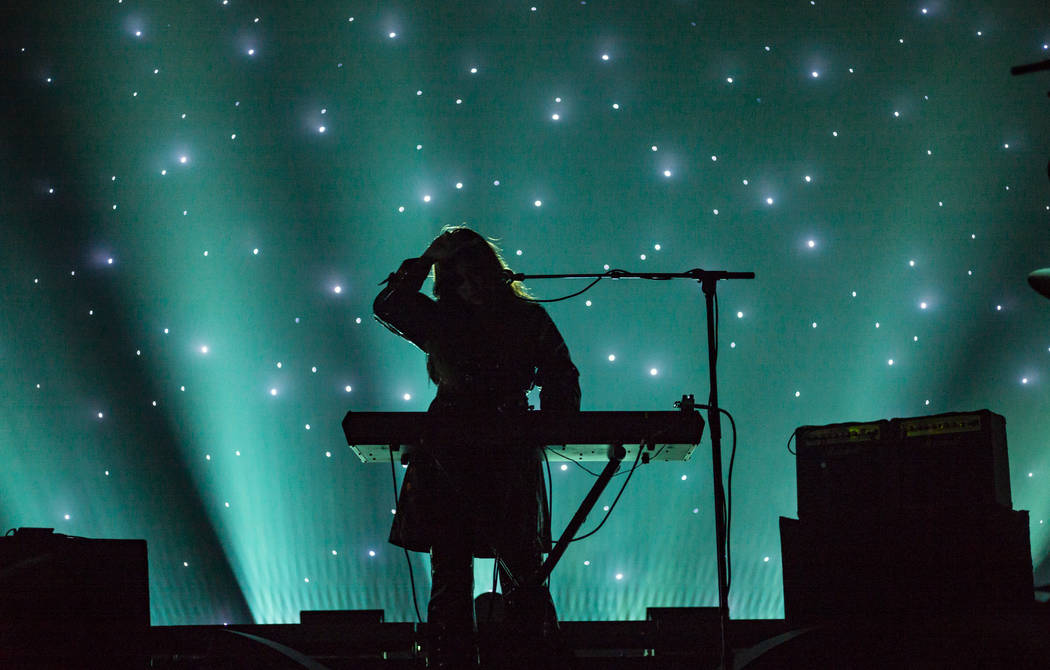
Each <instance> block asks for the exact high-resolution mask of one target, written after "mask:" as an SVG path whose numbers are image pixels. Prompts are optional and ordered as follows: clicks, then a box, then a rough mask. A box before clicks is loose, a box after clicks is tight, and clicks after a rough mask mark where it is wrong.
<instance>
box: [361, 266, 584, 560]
mask: <svg viewBox="0 0 1050 670" xmlns="http://www.w3.org/2000/svg"><path fill="white" fill-rule="evenodd" d="M429 271H430V265H429V263H427V262H426V261H423V260H422V259H417V258H412V259H408V260H406V261H404V262H403V263H402V264H401V268H400V269H399V270H398V271H397V272H396V273H394V274H392V275H390V278H389V279H388V283H387V286H386V287H385V288H384V289H383V291H382V292H381V293H380V294H379V295H378V296H377V297H376V300H375V304H374V305H373V310H374V312H375V315H376V318H377V319H379V321H380V322H382V323H383V324H384V325H386V326H387V327H388V328H390V330H392V331H393V332H395V333H397V334H398V335H400V336H401V337H404V338H405V339H407V340H409V341H410V342H412V343H413V344H415V345H416V346H417V347H419V348H420V349H421V350H423V351H424V352H426V354H427V357H428V370H429V371H430V372H431V376H432V378H436V381H437V386H438V388H437V395H436V397H435V398H434V400H433V402H432V403H431V404H430V408H429V410H428V413H429V414H430V417H431V419H437V420H439V421H441V422H444V423H445V425H454V426H461V428H462V429H461V430H459V429H458V428H457V431H456V433H457V434H459V435H461V436H462V438H461V439H455V440H447V439H445V440H441V441H440V443H439V444H435V443H429V444H424V445H422V447H423V449H420V450H417V451H416V455H415V456H414V458H413V460H412V462H411V463H410V464H409V466H408V470H407V472H406V473H405V479H404V483H403V484H402V487H401V493H400V495H399V496H398V503H397V510H396V513H395V516H394V523H393V527H392V528H391V531H390V542H392V543H393V544H395V545H398V546H401V547H405V548H406V549H411V550H413V551H430V549H431V547H432V545H433V540H434V538H435V537H436V536H439V535H440V534H441V533H443V532H447V529H448V528H449V527H450V524H452V525H455V526H456V527H458V528H462V525H463V524H469V527H470V529H471V531H472V533H471V535H472V538H473V552H474V555H475V556H479V557H491V556H492V555H493V553H494V550H501V549H500V548H501V547H507V546H516V547H521V546H522V543H523V542H530V543H531V542H537V543H538V545H539V548H540V551H543V552H547V551H549V550H550V544H551V535H550V518H549V510H548V505H547V493H546V487H545V485H544V481H543V470H542V462H543V454H542V450H541V449H539V448H537V447H536V446H535V445H525V444H517V443H515V440H514V439H513V436H508V439H506V440H502V441H500V443H498V444H497V443H491V442H489V443H479V442H478V440H477V439H472V437H471V431H470V424H471V423H472V422H473V421H478V420H486V418H487V417H489V418H496V417H498V416H499V415H501V414H504V415H512V414H514V413H516V412H525V411H528V406H527V404H528V401H527V398H526V395H525V394H526V393H527V392H528V391H529V390H530V389H531V388H533V386H539V387H540V408H541V409H548V410H549V409H556V410H573V411H575V410H579V408H580V385H579V372H578V371H577V369H576V366H575V365H573V363H572V360H571V359H570V357H569V351H568V348H567V347H566V346H565V341H564V340H563V339H562V336H561V333H559V332H558V329H557V327H555V325H554V322H553V321H551V318H550V316H549V315H548V314H547V311H546V310H545V309H543V308H542V307H541V306H539V305H538V304H536V303H530V302H527V301H523V300H517V299H514V298H510V299H508V300H506V301H501V304H496V305H492V304H486V305H483V306H480V307H475V306H471V305H468V304H465V303H463V302H461V301H458V300H440V301H438V300H433V299H431V298H429V297H427V296H426V295H424V294H423V293H421V292H420V287H421V286H422V285H423V281H424V280H425V279H426V277H427V274H428V273H429Z"/></svg>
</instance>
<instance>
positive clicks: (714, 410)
mask: <svg viewBox="0 0 1050 670" xmlns="http://www.w3.org/2000/svg"><path fill="white" fill-rule="evenodd" d="M605 277H608V278H611V279H655V280H669V279H692V280H695V281H696V282H698V283H699V284H700V288H701V290H702V291H703V294H704V302H705V304H706V308H707V366H708V372H709V376H710V383H711V398H710V400H709V402H708V409H707V423H708V425H709V426H710V427H711V462H712V476H713V478H714V495H715V543H716V551H717V558H718V619H719V623H720V632H721V663H720V666H719V667H720V668H721V669H722V670H729V668H731V667H732V665H733V659H732V653H733V650H732V648H731V647H730V645H729V636H728V630H729V561H728V554H727V543H728V529H727V527H726V496H725V486H724V484H723V482H722V422H721V417H720V416H719V410H718V375H717V373H716V371H715V368H716V363H717V361H718V337H717V335H718V334H717V333H716V332H715V288H716V286H717V284H718V282H719V281H720V280H723V279H754V278H755V273H754V272H726V271H724V270H715V271H709V270H700V269H693V270H689V271H688V272H626V271H624V270H609V271H608V272H604V273H601V274H557V275H527V274H517V273H508V274H507V279H508V280H509V281H522V280H524V279H601V278H605Z"/></svg>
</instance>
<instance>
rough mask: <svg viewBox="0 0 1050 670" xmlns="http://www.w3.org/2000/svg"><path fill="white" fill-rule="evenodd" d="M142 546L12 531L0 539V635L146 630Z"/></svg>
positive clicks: (140, 543)
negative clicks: (2, 632) (64, 631)
mask: <svg viewBox="0 0 1050 670" xmlns="http://www.w3.org/2000/svg"><path fill="white" fill-rule="evenodd" d="M149 624H150V619H149V579H148V567H147V561H146V541H145V540H96V539H88V538H83V537H71V536H67V535H58V534H54V533H53V532H52V529H50V528H19V529H18V530H17V531H16V532H15V533H14V534H13V535H8V536H5V537H0V631H4V632H7V633H9V634H13V633H17V632H32V631H44V630H100V629H111V630H122V631H129V632H132V633H134V632H139V631H145V630H146V629H148V628H149Z"/></svg>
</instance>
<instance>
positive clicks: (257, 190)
mask: <svg viewBox="0 0 1050 670" xmlns="http://www.w3.org/2000/svg"><path fill="white" fill-rule="evenodd" d="M531 2H536V0H531ZM531 2H530V1H528V0H527V1H525V2H510V1H503V0H498V1H492V2H477V3H455V2H408V1H403V2H381V3H379V2H369V1H368V0H362V1H357V0H350V1H344V2H311V3H286V2H264V1H255V0H197V1H194V2H145V1H126V2H121V1H118V0H109V1H108V2H90V3H85V2H67V3H39V2H23V3H13V4H8V5H6V15H5V16H3V18H2V20H0V25H3V26H4V28H2V29H0V30H3V32H4V35H3V40H2V42H0V63H2V71H3V80H2V82H3V89H2V91H0V110H2V114H3V116H2V131H0V142H2V143H0V262H2V268H3V271H2V272H0V285H2V289H3V293H2V305H0V307H2V309H0V324H2V332H0V335H2V339H0V390H2V393H3V398H4V401H3V404H2V405H0V459H2V461H0V462H2V464H3V466H2V467H0V525H2V526H3V528H4V529H7V528H12V527H17V526H42V527H53V528H55V529H56V531H58V532H62V533H66V534H70V535H79V536H85V537H112V538H122V537H127V538H144V539H146V540H147V541H148V546H149V568H150V595H151V602H150V605H151V616H152V621H153V623H154V624H191V623H220V622H239V623H247V622H252V621H255V622H296V621H298V616H299V611H300V610H304V609H328V608H339V609H357V608H383V609H385V610H386V616H387V619H388V620H413V619H414V618H415V613H414V610H413V605H412V594H411V587H410V586H409V575H408V568H407V565H406V561H405V556H404V554H403V553H402V552H401V551H399V550H396V549H395V548H394V547H392V546H391V545H388V544H387V543H386V536H387V532H388V529H389V524H390V521H391V508H392V506H393V496H394V493H393V490H392V489H393V484H392V482H391V476H390V470H389V468H384V467H379V466H366V465H364V464H362V463H360V462H359V461H358V460H357V459H356V457H355V456H354V455H353V453H352V452H351V451H350V450H349V448H348V447H347V445H346V443H345V440H344V438H343V435H342V432H341V429H340V421H341V419H342V417H343V415H344V413H345V412H346V411H347V410H350V409H358V410H387V411H398V410H414V411H419V410H423V409H425V408H426V406H427V404H428V402H429V401H430V399H431V398H432V397H433V393H434V390H435V389H434V387H433V386H432V385H431V384H429V383H428V381H427V379H426V373H425V370H424V357H423V355H422V354H421V353H420V352H419V351H417V350H415V349H414V348H413V347H412V346H411V345H409V344H407V343H405V342H403V341H400V340H398V339H397V338H395V337H393V336H392V335H391V334H390V333H389V332H387V331H386V330H385V329H384V328H383V327H382V326H381V325H379V324H378V323H376V322H375V321H374V320H373V319H372V318H371V313H370V312H371V302H372V299H373V297H374V296H375V294H376V292H377V291H378V288H377V284H378V282H379V281H380V280H382V279H383V278H385V277H386V276H387V274H388V273H389V272H390V271H392V270H393V269H395V268H396V267H397V265H398V264H399V263H400V261H401V260H402V259H403V258H406V257H410V256H417V255H419V253H420V252H421V251H422V250H423V249H424V248H425V246H426V244H427V243H428V242H429V240H430V239H432V238H433V237H434V236H435V235H436V234H437V233H438V232H439V231H440V229H441V227H442V226H443V225H446V224H461V223H466V224H468V225H471V226H473V227H475V228H476V229H477V230H479V231H481V232H482V233H483V234H485V235H488V236H490V237H493V238H498V240H499V242H500V244H501V246H502V248H503V250H504V253H505V255H506V257H507V259H508V261H509V263H510V264H511V266H512V267H513V268H514V269H515V270H517V271H521V272H528V273H555V272H601V271H603V269H605V268H606V267H612V268H622V269H626V270H635V271H663V272H674V271H685V270H688V269H692V268H697V267H699V268H704V269H710V270H716V269H720V270H733V271H753V272H755V273H756V275H757V277H756V279H755V280H752V281H747V282H744V281H738V282H723V283H721V285H720V288H719V297H720V324H719V326H720V341H721V347H720V358H719V368H718V371H719V378H720V389H719V390H720V399H721V404H722V405H723V406H724V407H725V408H726V409H728V410H729V411H730V412H732V413H733V415H734V417H735V419H736V422H737V426H738V428H739V443H738V449H737V454H736V461H735V469H734V473H733V481H732V487H733V528H732V558H733V584H732V592H731V596H730V604H731V608H732V614H733V616H734V617H737V618H745V617H756V618H762V617H779V616H782V615H783V597H782V581H781V558H780V540H779V533H778V527H777V518H778V516H794V515H795V511H796V507H795V493H796V491H795V488H796V487H795V478H794V477H795V467H794V459H793V457H792V456H791V454H790V453H789V452H788V450H787V448H786V446H787V443H788V438H789V437H790V435H791V433H792V431H793V430H794V428H795V427H797V426H799V425H803V424H822V423H831V422H838V421H850V420H856V421H861V420H873V419H879V418H890V417H894V416H899V417H903V416H916V415H921V414H932V413H939V412H946V411H956V410H973V409H980V408H988V409H991V410H993V411H996V412H998V413H1000V414H1003V415H1004V416H1005V417H1006V420H1007V435H1008V441H1009V450H1010V451H1009V453H1010V467H1011V475H1012V476H1011V483H1012V492H1013V501H1014V507H1015V508H1016V509H1026V510H1030V511H1031V515H1032V516H1031V531H1032V533H1031V537H1032V544H1033V553H1034V563H1035V570H1036V571H1037V582H1038V581H1040V580H1041V581H1042V582H1046V581H1048V577H1047V576H1048V573H1050V566H1048V565H1047V553H1048V548H1047V547H1048V533H1047V525H1046V524H1045V523H1044V521H1045V520H1046V519H1047V517H1048V516H1050V449H1048V448H1047V447H1048V444H1047V442H1048V438H1047V431H1048V428H1050V419H1048V418H1047V411H1046V410H1047V398H1048V396H1047V388H1048V385H1050V328H1048V326H1050V302H1048V301H1047V300H1045V299H1043V298H1041V297H1040V296H1039V295H1037V294H1036V293H1034V292H1033V291H1031V290H1030V289H1029V288H1028V287H1027V285H1026V283H1025V276H1026V275H1027V274H1028V273H1029V272H1031V271H1032V270H1034V269H1036V268H1040V267H1046V266H1050V246H1048V244H1047V243H1048V241H1050V239H1048V224H1050V186H1048V183H1047V175H1046V162H1047V157H1048V154H1050V124H1048V118H1050V101H1048V99H1047V96H1046V92H1047V90H1048V89H1050V75H1046V74H1042V75H1040V74H1035V75H1029V76H1026V77H1011V76H1010V75H1009V68H1010V66H1012V65H1017V64H1022V63H1028V62H1034V61H1038V60H1042V59H1045V58H1047V57H1050V51H1048V46H1047V42H1048V41H1050V14H1048V12H1047V10H1046V7H1045V5H1041V4H1040V3H1033V2H1020V1H1018V2H1012V3H1004V2H996V3H991V2H985V3H981V2H955V1H950V0H931V2H929V3H925V4H923V3H920V2H903V3H899V2H898V3H889V4H879V5H872V4H870V3H844V2H837V1H836V2H832V1H828V0H815V1H814V2H810V1H809V0H795V1H792V2H787V3H779V4H778V3H766V2H750V1H746V2H736V3H698V2H687V1H684V0H683V1H664V0H661V1H660V2H646V3H638V2H620V3H617V2H605V1H597V0H590V1H588V2H578V1H576V2H569V1H558V2H551V1H544V2H542V3H539V4H535V5H533V4H531ZM876 7H878V8H877V9H876ZM529 286H530V288H531V290H532V292H533V293H534V294H535V295H537V296H538V297H556V296H559V295H564V294H566V293H569V292H572V291H574V290H577V289H579V288H581V286H582V285H581V284H580V283H579V282H574V281H571V280H563V281H547V282H538V281H537V282H532V283H530V284H529ZM425 288H429V282H428V285H427V287H425ZM549 311H550V313H551V315H552V316H553V317H554V319H555V321H556V322H557V323H558V325H559V327H560V329H561V331H562V332H563V334H564V336H565V338H566V340H567V342H568V345H569V347H570V350H571V352H572V355H573V358H574V360H575V362H576V364H577V366H578V367H579V369H580V372H581V385H582V389H583V405H584V409H591V410H598V409H602V410H638V409H671V408H672V407H671V406H672V403H673V402H674V401H675V400H677V399H678V398H679V397H680V396H681V395H682V394H685V393H693V394H695V395H696V397H697V398H698V400H702V399H705V398H706V397H707V393H708V388H707V385H708V384H707V362H706V361H707V358H706V342H705V339H704V323H705V322H704V315H703V302H702V296H701V294H700V292H699V290H698V287H697V286H696V284H695V283H690V282H686V281H678V282H644V281H630V280H621V281H603V282H601V283H599V284H598V285H597V286H596V287H595V288H594V289H592V290H591V291H590V292H588V293H586V294H584V295H581V296H579V297H577V298H574V299H571V300H568V301H564V302H558V303H553V304H551V305H550V306H549ZM536 402H537V403H538V398H537V399H536ZM729 438H730V433H729V430H728V425H727V426H726V449H727V453H726V456H727V458H726V460H727V462H728V446H729V441H730V439H729ZM709 447H710V445H709V442H708V438H707V436H706V435H705V437H704V440H703V442H702V443H701V445H700V446H699V447H698V449H697V451H696V453H695V456H694V458H692V459H691V460H689V461H687V462H679V463H670V464H652V465H649V466H646V467H644V468H642V469H640V470H639V471H638V472H637V473H635V475H634V477H633V478H632V479H631V481H630V484H629V486H628V487H627V489H626V491H625V493H624V494H623V498H622V499H621V500H620V502H619V504H618V506H617V507H616V508H615V509H614V510H613V513H612V515H611V516H610V518H609V521H608V522H607V523H606V525H605V526H604V527H603V529H602V530H601V531H600V532H599V533H598V534H597V535H595V536H594V537H592V538H589V539H587V540H584V541H581V542H580V543H578V544H574V545H573V546H572V547H571V548H570V549H569V551H568V552H567V554H566V556H565V558H564V559H563V560H562V562H561V564H560V565H559V567H558V569H557V570H556V571H555V573H554V575H553V579H552V589H553V594H554V597H555V601H556V604H557V606H558V609H559V613H560V616H561V617H562V618H563V619H570V620H571V619H624V618H635V619H637V618H644V616H645V608H646V607H649V606H702V605H715V604H717V580H716V575H715V551H714V539H713V537H714V523H713V514H712V509H713V502H712V492H711V464H710V457H709ZM400 476H401V473H400V472H398V477H400ZM552 477H553V489H554V494H553V495H554V514H555V517H554V520H555V525H556V528H561V527H562V526H564V524H565V523H566V522H567V520H568V518H569V515H570V513H571V511H572V510H573V509H575V506H576V504H577V503H578V501H579V500H580V498H581V497H582V495H583V493H584V492H585V491H586V489H587V488H588V487H589V486H590V483H591V478H590V476H589V475H588V474H587V473H586V472H583V471H582V470H580V469H578V468H576V467H574V466H570V467H568V468H566V469H563V468H561V467H560V465H559V464H558V463H557V462H555V463H554V467H553V472H552ZM622 481H623V478H622V477H618V478H617V479H616V480H614V485H613V486H611V487H610V488H609V490H608V491H607V493H606V495H605V496H604V497H603V500H602V501H601V503H600V505H608V504H609V503H610V502H611V499H612V497H613V496H614V495H615V493H616V491H617V490H618V489H619V484H620V483H622ZM599 520H600V514H594V515H592V518H591V519H590V521H589V522H588V524H587V526H585V529H586V528H589V527H593V526H594V524H596V523H597V522H598V521H599ZM412 565H413V568H414V571H415V576H416V581H417V593H418V597H419V598H420V600H421V603H425V599H426V597H427V594H428V590H429V589H428V587H429V581H428V580H429V575H428V564H427V559H426V557H425V556H421V555H419V554H414V555H413V556H412ZM476 573H477V580H476V581H477V585H476V588H477V590H478V591H479V592H480V591H482V590H485V589H487V588H489V582H490V579H491V578H490V575H491V563H490V562H489V563H486V562H485V561H478V566H477V568H476Z"/></svg>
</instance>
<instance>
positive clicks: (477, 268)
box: [433, 226, 532, 300]
mask: <svg viewBox="0 0 1050 670" xmlns="http://www.w3.org/2000/svg"><path fill="white" fill-rule="evenodd" d="M438 237H445V238H446V240H447V243H448V246H449V248H450V249H452V250H453V251H452V254H451V256H450V257H449V258H448V259H446V260H443V261H439V262H437V263H435V264H434V291H433V292H434V297H435V298H437V299H438V300H441V299H443V298H448V297H450V296H452V295H453V294H454V293H455V289H456V287H455V286H454V285H452V283H451V282H450V281H448V279H447V278H448V277H449V276H450V275H452V276H453V277H454V276H455V275H456V274H457V273H456V272H454V271H453V270H454V269H455V268H467V269H469V270H471V272H472V274H474V275H475V276H476V277H477V278H478V279H479V280H480V281H481V282H482V286H481V288H482V289H483V290H485V291H486V292H487V293H488V294H489V295H491V296H492V297H494V298H496V299H498V300H503V299H513V298H522V299H525V300H528V299H531V297H532V296H530V295H529V292H528V290H527V289H526V288H525V287H524V286H523V285H522V283H521V282H518V281H515V282H507V280H506V273H507V272H508V271H509V270H510V268H509V267H508V266H507V262H506V261H505V260H503V255H502V254H501V253H500V250H499V247H498V246H496V243H495V242H494V241H492V240H489V239H486V238H485V237H482V236H481V235H480V234H478V233H477V232H476V231H474V230H472V229H471V228H468V227H466V226H445V227H444V228H442V229H441V235H439V236H438Z"/></svg>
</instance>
